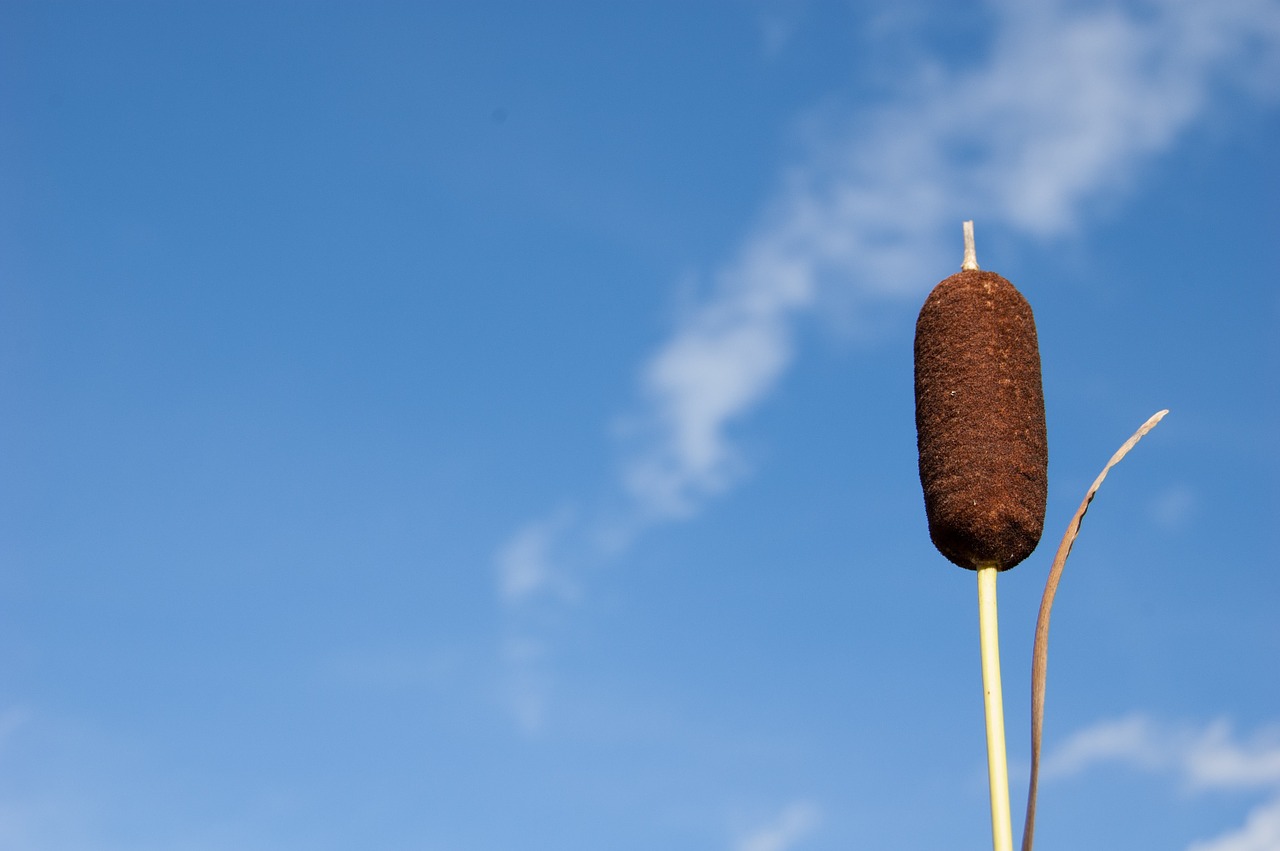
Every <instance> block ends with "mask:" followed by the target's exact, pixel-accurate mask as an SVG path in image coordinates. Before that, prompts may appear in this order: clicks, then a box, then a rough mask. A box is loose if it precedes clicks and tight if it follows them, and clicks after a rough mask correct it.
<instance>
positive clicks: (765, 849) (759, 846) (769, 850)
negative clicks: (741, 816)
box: [733, 801, 821, 851]
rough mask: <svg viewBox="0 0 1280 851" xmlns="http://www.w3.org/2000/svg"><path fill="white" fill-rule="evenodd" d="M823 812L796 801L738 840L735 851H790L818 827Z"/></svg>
mask: <svg viewBox="0 0 1280 851" xmlns="http://www.w3.org/2000/svg"><path fill="white" fill-rule="evenodd" d="M820 820H821V811H820V810H819V809H818V807H817V806H815V805H814V804H812V803H810V802H808V801H796V802H795V803H792V804H790V805H788V806H787V808H786V809H784V810H783V811H782V812H781V813H780V814H779V815H778V817H777V818H775V819H774V820H773V821H771V822H770V823H769V824H766V825H764V826H762V827H759V828H757V829H755V830H753V831H751V832H749V833H747V834H746V835H745V836H743V837H742V838H741V839H739V840H738V842H737V843H736V844H735V845H734V846H733V847H734V851H789V849H791V848H795V847H796V846H797V845H798V844H799V843H800V842H801V840H803V839H804V838H805V837H807V836H809V835H810V834H811V833H813V831H814V830H815V829H817V827H818V823H819V821H820Z"/></svg>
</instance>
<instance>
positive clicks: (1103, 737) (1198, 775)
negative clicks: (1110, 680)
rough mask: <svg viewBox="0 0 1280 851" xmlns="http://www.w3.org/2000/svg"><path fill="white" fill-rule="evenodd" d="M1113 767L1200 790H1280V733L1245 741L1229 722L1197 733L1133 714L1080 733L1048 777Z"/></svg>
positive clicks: (1054, 757)
mask: <svg viewBox="0 0 1280 851" xmlns="http://www.w3.org/2000/svg"><path fill="white" fill-rule="evenodd" d="M1108 762H1109V763H1118V764H1121V765H1127V766H1130V767H1134V768H1140V769H1143V770H1147V771H1159V772H1166V773H1172V774H1174V775H1175V776H1177V777H1179V778H1181V779H1182V780H1183V782H1185V783H1186V785H1187V786H1188V788H1190V789H1191V790H1196V791H1199V790H1208V789H1256V788H1266V787H1270V786H1277V787H1280V729H1272V730H1263V731H1260V732H1259V733H1258V734H1256V735H1255V736H1253V737H1252V738H1250V739H1249V740H1247V741H1240V740H1238V739H1237V738H1236V737H1235V736H1234V734H1233V733H1232V729H1231V725H1230V724H1229V723H1227V722H1226V721H1215V722H1214V723H1212V724H1210V725H1208V726H1207V727H1204V728H1193V727H1188V726H1185V725H1184V726H1172V725H1162V724H1159V723H1157V722H1155V721H1153V720H1152V719H1151V718H1149V717H1147V716H1145V715H1131V716H1129V717H1127V718H1120V719H1115V720H1109V721H1103V722H1100V723H1098V724H1095V725H1093V726H1092V727H1088V728H1086V729H1084V730H1081V731H1080V732H1078V733H1076V734H1074V735H1073V736H1071V737H1070V738H1069V739H1067V740H1066V741H1065V742H1064V743H1063V744H1062V745H1061V746H1059V747H1058V748H1056V749H1055V750H1054V751H1053V753H1052V754H1050V755H1049V756H1048V757H1047V758H1046V759H1045V769H1044V773H1045V777H1047V778H1048V777H1055V776H1058V777H1061V776H1068V775H1072V774H1078V773H1080V772H1082V771H1085V770H1087V769H1089V768H1092V767H1094V766H1096V765H1099V764H1102V763H1108Z"/></svg>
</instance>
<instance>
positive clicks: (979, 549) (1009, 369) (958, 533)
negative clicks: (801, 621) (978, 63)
mask: <svg viewBox="0 0 1280 851" xmlns="http://www.w3.org/2000/svg"><path fill="white" fill-rule="evenodd" d="M964 241H965V251H964V262H963V264H962V265H961V267H960V268H961V271H960V272H959V273H957V274H955V275H952V276H951V277H949V278H947V279H945V280H944V281H943V282H942V283H940V284H938V285H937V286H936V287H934V289H933V292H931V293H929V297H928V298H927V299H925V303H924V307H922V308H921V309H920V318H919V319H918V320H917V321H916V442H917V444H918V446H919V449H920V482H921V484H922V485H924V506H925V512H926V513H927V514H928V516H929V536H930V537H931V538H933V543H934V546H936V547H937V548H938V550H939V551H940V552H941V553H942V554H943V555H944V556H946V557H947V558H949V559H950V560H951V561H953V562H955V563H956V564H958V565H960V566H961V567H967V568H969V569H970V570H975V571H977V573H978V629H979V637H980V640H981V648H982V695H983V698H982V700H983V710H984V714H985V716H986V725H987V774H988V780H989V782H990V786H991V835H992V841H993V847H994V849H995V851H1012V848H1013V831H1012V825H1011V820H1010V813H1009V767H1008V759H1007V757H1006V755H1005V740H1004V697H1003V693H1002V690H1001V686H1000V640H999V625H998V623H997V615H996V577H997V576H998V575H999V573H1000V571H1002V570H1008V569H1009V568H1011V567H1013V566H1014V565H1015V564H1017V563H1018V562H1020V561H1022V560H1023V559H1025V558H1026V557H1027V556H1028V555H1030V554H1031V551H1032V550H1034V549H1035V548H1036V544H1038V543H1039V542H1040V532H1041V531H1042V530H1043V529H1044V510H1045V501H1046V497H1047V495H1048V493H1047V492H1048V466H1049V453H1048V442H1047V440H1046V436H1045V426H1044V393H1043V391H1042V390H1041V388H1040V348H1039V344H1038V342H1037V340H1036V324H1035V320H1034V319H1033V318H1032V316H1031V307H1030V305H1028V304H1027V300H1026V299H1024V298H1023V297H1022V294H1021V293H1019V292H1018V291H1017V290H1016V289H1014V287H1013V284H1011V283H1009V282H1008V281H1006V280H1005V279H1004V278H1002V277H1000V276H999V275H997V274H995V273H993V272H983V271H981V270H979V269H978V261H977V257H976V255H975V251H974V247H973V222H965V223H964Z"/></svg>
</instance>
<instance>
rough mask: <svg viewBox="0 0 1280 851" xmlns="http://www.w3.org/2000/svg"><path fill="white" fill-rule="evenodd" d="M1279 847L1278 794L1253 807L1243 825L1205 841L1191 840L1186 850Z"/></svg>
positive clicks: (1240, 850) (1270, 850)
mask: <svg viewBox="0 0 1280 851" xmlns="http://www.w3.org/2000/svg"><path fill="white" fill-rule="evenodd" d="M1277 848H1280V795H1277V796H1276V797H1275V798H1272V799H1271V800H1270V801H1267V802H1266V803H1265V804H1262V805H1261V806H1259V807H1256V808H1254V810H1253V811H1252V812H1250V813H1249V817H1248V818H1247V819H1246V820H1245V823H1244V826H1243V827H1241V828H1240V829H1239V830H1233V831H1231V832H1230V833H1225V834H1223V835H1222V836H1219V837H1216V838H1214V839H1210V840H1208V841H1207V842H1193V843H1191V844H1190V845H1188V846H1187V851H1276V849H1277Z"/></svg>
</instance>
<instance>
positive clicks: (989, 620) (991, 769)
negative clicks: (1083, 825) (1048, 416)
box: [966, 228, 1013, 851]
mask: <svg viewBox="0 0 1280 851" xmlns="http://www.w3.org/2000/svg"><path fill="white" fill-rule="evenodd" d="M966 231H968V228H966ZM999 573H1000V571H998V570H997V569H996V568H994V567H981V568H978V630H979V634H980V636H981V641H982V703H983V708H984V710H985V711H986V718H987V777H988V779H989V781H990V783H991V839H992V847H993V848H994V851H1013V827H1012V823H1011V821H1010V816H1009V766H1008V762H1007V759H1006V757H1005V746H1004V694H1003V693H1002V691H1001V688H1000V628H999V624H998V619H997V617H996V577H997V576H998V575H999Z"/></svg>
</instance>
